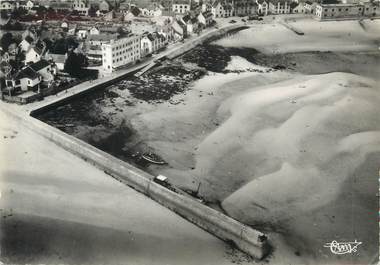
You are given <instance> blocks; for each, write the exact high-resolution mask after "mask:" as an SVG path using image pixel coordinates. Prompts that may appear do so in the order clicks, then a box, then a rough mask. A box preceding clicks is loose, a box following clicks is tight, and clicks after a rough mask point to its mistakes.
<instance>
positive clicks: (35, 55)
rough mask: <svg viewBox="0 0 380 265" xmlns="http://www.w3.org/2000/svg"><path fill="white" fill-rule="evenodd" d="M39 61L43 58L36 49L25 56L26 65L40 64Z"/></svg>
mask: <svg viewBox="0 0 380 265" xmlns="http://www.w3.org/2000/svg"><path fill="white" fill-rule="evenodd" d="M39 60H41V56H40V55H39V54H38V53H36V51H35V50H34V49H30V50H29V51H27V52H26V54H25V62H26V63H29V62H34V63H35V62H38V61H39Z"/></svg>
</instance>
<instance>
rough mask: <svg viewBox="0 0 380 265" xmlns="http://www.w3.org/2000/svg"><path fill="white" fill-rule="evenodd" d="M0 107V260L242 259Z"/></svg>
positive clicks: (177, 261) (138, 261) (195, 261)
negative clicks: (0, 158)
mask: <svg viewBox="0 0 380 265" xmlns="http://www.w3.org/2000/svg"><path fill="white" fill-rule="evenodd" d="M1 104H4V103H1ZM3 107H6V106H4V105H2V106H1V110H0V120H1V123H0V146H1V148H0V155H1V157H2V160H1V162H0V176H1V177H0V191H1V193H0V195H1V197H0V198H1V199H0V214H1V215H0V246H1V258H0V260H1V263H3V264H143V265H145V264H173V265H176V264H236V263H241V264H248V263H249V262H250V261H251V259H250V258H249V257H247V256H246V255H244V254H243V253H241V252H239V251H237V250H234V249H232V248H230V247H229V246H228V245H227V244H225V243H224V242H223V241H221V240H219V239H217V238H215V237H214V236H212V235H210V234H208V233H206V232H205V231H203V230H201V229H200V228H198V227H196V226H195V225H193V224H191V223H189V222H188V221H186V220H185V219H183V218H182V217H179V216H178V215H176V214H174V213H173V212H171V211H170V210H168V209H166V208H165V207H163V206H161V205H159V204H158V203H156V202H154V201H153V200H151V199H149V198H147V197H146V196H144V195H142V194H140V193H138V192H136V191H135V190H133V189H131V188H130V187H127V186H125V185H124V184H122V183H120V182H118V181H116V180H115V179H113V178H111V177H110V176H109V175H107V174H105V173H104V172H103V171H101V170H99V169H97V168H95V167H94V166H93V165H90V164H88V163H87V162H85V161H84V160H82V159H80V158H78V157H76V156H74V155H73V154H71V153H69V152H67V151H65V150H63V149H62V148H60V147H58V146H57V145H55V144H53V143H51V142H50V141H48V140H47V139H45V138H43V137H42V136H40V135H38V134H36V133H35V132H33V131H30V130H29V129H26V128H24V127H23V126H22V125H20V123H19V122H18V120H16V119H13V118H12V117H11V116H10V115H8V114H6V113H5V112H3V110H2V108H3Z"/></svg>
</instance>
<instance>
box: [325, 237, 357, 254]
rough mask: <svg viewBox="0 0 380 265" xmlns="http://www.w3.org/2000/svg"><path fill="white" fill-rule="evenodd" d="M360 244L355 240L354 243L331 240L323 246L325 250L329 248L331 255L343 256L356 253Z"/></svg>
mask: <svg viewBox="0 0 380 265" xmlns="http://www.w3.org/2000/svg"><path fill="white" fill-rule="evenodd" d="M361 244H362V242H358V241H357V240H356V239H355V241H354V242H337V241H336V240H333V241H332V242H330V243H326V244H324V245H323V246H324V247H325V248H330V251H331V253H333V254H337V255H343V254H351V253H354V252H356V251H357V250H358V246H359V245H361Z"/></svg>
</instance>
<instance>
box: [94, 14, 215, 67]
mask: <svg viewBox="0 0 380 265" xmlns="http://www.w3.org/2000/svg"><path fill="white" fill-rule="evenodd" d="M212 22H213V19H212V14H211V13H209V12H203V13H202V12H201V13H199V14H198V15H190V14H187V15H185V16H182V17H179V18H178V19H173V20H172V21H171V22H170V24H167V25H164V26H162V27H159V28H158V29H157V31H155V32H145V33H143V34H142V35H141V34H140V35H139V34H129V35H127V36H118V38H116V39H115V38H109V39H106V36H104V37H103V38H102V39H101V41H105V42H103V43H101V42H100V43H99V42H97V43H95V42H94V41H93V40H94V38H97V37H96V35H95V36H90V37H89V40H90V43H91V44H96V45H97V47H99V45H100V46H101V50H102V51H101V52H102V54H101V57H102V65H103V71H105V72H112V71H114V70H115V69H117V68H119V67H121V66H125V65H129V64H133V63H135V62H136V61H138V60H140V59H141V58H142V57H144V56H148V55H150V54H153V53H156V52H158V51H160V50H161V49H164V48H165V47H166V46H167V45H168V43H169V41H178V40H182V39H184V38H186V37H187V36H189V35H191V34H194V33H197V32H199V31H200V30H201V29H203V28H205V27H208V26H210V25H211V24H212ZM99 36H101V35H99ZM97 53H98V54H99V50H98V52H97Z"/></svg>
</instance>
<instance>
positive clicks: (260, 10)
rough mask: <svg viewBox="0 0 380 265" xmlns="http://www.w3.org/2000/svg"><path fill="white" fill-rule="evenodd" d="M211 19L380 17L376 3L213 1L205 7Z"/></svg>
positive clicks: (280, 0)
mask: <svg viewBox="0 0 380 265" xmlns="http://www.w3.org/2000/svg"><path fill="white" fill-rule="evenodd" d="M202 9H203V10H209V11H210V12H211V13H212V15H213V17H214V18H222V17H231V16H247V15H248V16H249V15H253V14H259V15H269V14H274V15H277V14H290V13H296V14H297V13H299V14H301V13H303V14H314V15H315V16H316V18H318V19H320V20H326V19H338V18H356V17H374V16H379V2H373V1H371V2H369V1H368V2H359V3H337V4H319V3H318V2H317V1H300V0H292V1H288V0H214V1H213V2H212V3H211V4H210V3H209V4H204V5H203V6H202Z"/></svg>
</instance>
